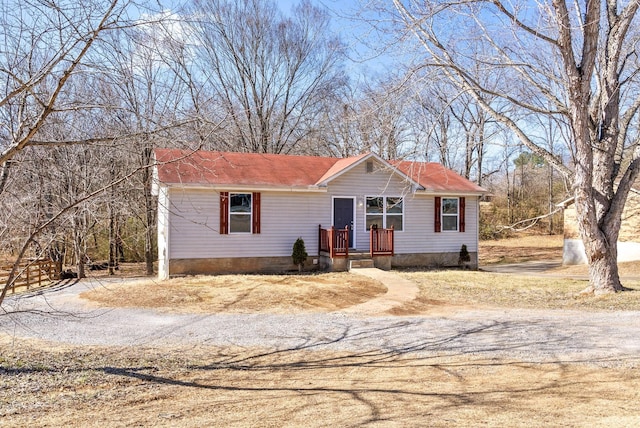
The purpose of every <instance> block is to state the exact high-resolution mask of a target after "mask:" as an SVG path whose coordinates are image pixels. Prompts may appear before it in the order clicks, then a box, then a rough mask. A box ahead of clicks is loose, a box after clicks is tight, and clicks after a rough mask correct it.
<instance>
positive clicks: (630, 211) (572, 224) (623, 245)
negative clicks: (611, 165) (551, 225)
mask: <svg viewBox="0 0 640 428" xmlns="http://www.w3.org/2000/svg"><path fill="white" fill-rule="evenodd" d="M557 206H558V207H560V208H562V209H563V214H564V241H563V248H562V264H564V265H581V264H587V254H586V252H585V250H584V243H583V242H582V238H580V232H579V231H578V220H577V214H576V208H575V204H574V203H573V198H569V199H567V200H565V201H562V202H560V203H558V204H557ZM636 260H640V192H638V191H637V190H635V189H631V192H629V196H628V197H627V203H626V204H625V206H624V210H623V211H622V223H621V224H620V235H619V236H618V261H619V262H631V261H636Z"/></svg>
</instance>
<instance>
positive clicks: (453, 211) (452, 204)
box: [442, 198, 458, 232]
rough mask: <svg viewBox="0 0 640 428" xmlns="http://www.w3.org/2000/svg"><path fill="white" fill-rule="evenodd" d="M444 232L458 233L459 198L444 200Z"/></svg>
mask: <svg viewBox="0 0 640 428" xmlns="http://www.w3.org/2000/svg"><path fill="white" fill-rule="evenodd" d="M442 230H443V231H454V232H456V231H458V198H442Z"/></svg>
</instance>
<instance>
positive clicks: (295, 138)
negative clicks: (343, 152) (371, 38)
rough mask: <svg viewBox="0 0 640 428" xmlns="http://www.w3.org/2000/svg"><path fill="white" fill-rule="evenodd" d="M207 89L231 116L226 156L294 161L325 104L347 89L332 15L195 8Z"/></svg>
mask: <svg viewBox="0 0 640 428" xmlns="http://www.w3.org/2000/svg"><path fill="white" fill-rule="evenodd" d="M190 17H191V21H192V22H191V25H190V28H191V29H192V30H193V34H192V35H190V36H191V37H193V38H195V39H196V40H197V42H196V43H193V48H194V49H195V50H196V51H197V53H196V60H197V61H198V63H199V73H200V74H201V76H202V78H201V82H202V84H203V85H204V86H206V87H208V88H210V90H211V92H213V93H214V94H215V97H216V98H215V100H216V102H218V103H220V105H222V106H224V108H225V110H226V116H227V117H228V120H227V129H226V130H227V133H226V135H221V136H220V138H219V140H220V145H221V146H223V147H224V145H226V146H227V147H226V148H227V149H234V150H240V151H250V152H262V153H289V152H292V151H294V150H295V148H296V145H297V144H298V143H299V142H301V141H304V140H305V139H306V138H308V137H309V136H310V135H311V134H312V133H313V132H314V130H315V129H316V126H317V120H318V118H319V115H320V109H319V107H320V106H321V101H322V100H323V99H324V98H327V97H329V95H330V94H331V93H333V92H334V91H336V90H338V89H339V88H340V86H342V85H343V84H344V77H343V74H342V68H341V66H340V65H341V60H342V47H341V43H340V42H339V40H337V39H335V38H333V37H331V36H330V35H329V34H330V33H329V15H328V14H327V13H326V12H325V11H324V10H322V9H320V8H318V7H316V6H313V5H312V4H311V3H310V2H309V1H306V0H305V1H302V3H300V4H299V5H297V6H295V7H294V8H293V9H292V11H291V13H290V14H289V15H287V16H285V15H283V14H282V12H280V11H279V9H278V7H277V4H276V3H275V2H272V1H261V0H240V1H228V0H213V1H210V0H208V1H201V0H195V1H194V3H193V8H192V10H191V14H190Z"/></svg>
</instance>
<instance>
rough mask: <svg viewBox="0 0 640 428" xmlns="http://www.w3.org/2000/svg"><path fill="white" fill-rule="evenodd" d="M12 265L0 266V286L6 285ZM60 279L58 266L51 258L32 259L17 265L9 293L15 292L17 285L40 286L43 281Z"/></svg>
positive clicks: (28, 287)
mask: <svg viewBox="0 0 640 428" xmlns="http://www.w3.org/2000/svg"><path fill="white" fill-rule="evenodd" d="M12 268H13V266H0V288H1V287H4V286H5V285H6V282H7V280H8V279H9V274H10V273H11V269H12ZM58 279H60V267H59V265H58V263H56V262H54V261H53V260H46V259H43V260H33V261H28V262H23V263H21V264H20V265H19V266H18V270H17V272H16V276H15V278H14V279H13V283H12V284H11V287H10V288H11V293H15V292H16V288H18V287H27V290H28V289H30V288H31V287H32V286H33V287H40V286H42V285H43V283H48V282H51V281H55V280H58Z"/></svg>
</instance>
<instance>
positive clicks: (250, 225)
mask: <svg viewBox="0 0 640 428" xmlns="http://www.w3.org/2000/svg"><path fill="white" fill-rule="evenodd" d="M235 195H249V197H250V198H251V203H250V204H249V212H248V213H239V212H235V213H234V212H232V211H231V199H232V198H233V196H235ZM253 198H254V195H253V193H252V192H229V212H228V215H227V224H228V225H229V226H228V227H227V228H228V234H229V235H251V234H253V233H254V226H253V214H254V213H253V208H254V201H253ZM232 215H236V216H238V215H239V216H249V231H248V232H233V231H232V230H231V216H232Z"/></svg>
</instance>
